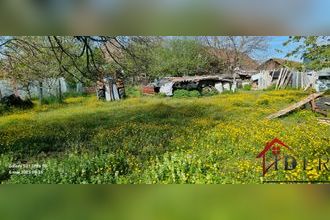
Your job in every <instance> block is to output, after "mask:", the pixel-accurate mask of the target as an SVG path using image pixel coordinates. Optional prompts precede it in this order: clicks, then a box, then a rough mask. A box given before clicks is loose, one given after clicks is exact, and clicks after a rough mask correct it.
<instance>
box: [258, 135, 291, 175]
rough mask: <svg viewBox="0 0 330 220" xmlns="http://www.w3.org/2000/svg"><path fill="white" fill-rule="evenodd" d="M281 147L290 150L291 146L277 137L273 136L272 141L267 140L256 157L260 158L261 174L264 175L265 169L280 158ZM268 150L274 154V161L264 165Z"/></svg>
mask: <svg viewBox="0 0 330 220" xmlns="http://www.w3.org/2000/svg"><path fill="white" fill-rule="evenodd" d="M281 148H287V149H288V150H291V148H290V147H289V146H288V145H286V144H285V143H284V142H282V141H281V140H279V139H278V138H274V139H273V140H272V141H270V142H268V143H267V144H266V146H265V148H264V149H263V150H262V151H261V152H260V153H259V154H258V156H257V158H262V175H263V176H265V174H266V173H267V171H268V170H269V169H270V168H271V167H272V166H273V165H275V163H276V162H277V161H278V160H280V159H281V157H280V154H281ZM268 151H271V153H272V154H273V155H274V158H275V161H274V162H272V163H271V164H270V165H269V166H266V154H267V152H268Z"/></svg>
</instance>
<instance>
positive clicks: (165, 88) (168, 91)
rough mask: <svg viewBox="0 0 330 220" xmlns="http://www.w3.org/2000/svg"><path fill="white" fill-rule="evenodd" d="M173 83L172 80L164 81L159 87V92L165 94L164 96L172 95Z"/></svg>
mask: <svg viewBox="0 0 330 220" xmlns="http://www.w3.org/2000/svg"><path fill="white" fill-rule="evenodd" d="M173 84H174V82H168V83H165V84H164V85H162V86H161V87H160V89H159V92H160V93H163V94H165V95H166V96H171V95H173Z"/></svg>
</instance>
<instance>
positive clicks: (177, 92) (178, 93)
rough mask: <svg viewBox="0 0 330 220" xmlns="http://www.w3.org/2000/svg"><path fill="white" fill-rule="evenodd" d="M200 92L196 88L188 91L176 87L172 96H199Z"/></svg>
mask: <svg viewBox="0 0 330 220" xmlns="http://www.w3.org/2000/svg"><path fill="white" fill-rule="evenodd" d="M200 96H201V94H200V93H199V92H198V91H197V90H192V91H188V90H185V89H178V90H175V91H174V94H173V97H175V98H186V97H200Z"/></svg>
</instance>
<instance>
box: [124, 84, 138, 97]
mask: <svg viewBox="0 0 330 220" xmlns="http://www.w3.org/2000/svg"><path fill="white" fill-rule="evenodd" d="M125 92H126V95H127V97H140V96H141V88H140V87H139V86H127V87H126V88H125Z"/></svg>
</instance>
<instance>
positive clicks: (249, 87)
mask: <svg viewBox="0 0 330 220" xmlns="http://www.w3.org/2000/svg"><path fill="white" fill-rule="evenodd" d="M251 89H252V85H244V86H243V90H244V91H250V90H251Z"/></svg>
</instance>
